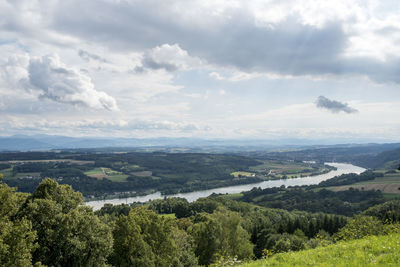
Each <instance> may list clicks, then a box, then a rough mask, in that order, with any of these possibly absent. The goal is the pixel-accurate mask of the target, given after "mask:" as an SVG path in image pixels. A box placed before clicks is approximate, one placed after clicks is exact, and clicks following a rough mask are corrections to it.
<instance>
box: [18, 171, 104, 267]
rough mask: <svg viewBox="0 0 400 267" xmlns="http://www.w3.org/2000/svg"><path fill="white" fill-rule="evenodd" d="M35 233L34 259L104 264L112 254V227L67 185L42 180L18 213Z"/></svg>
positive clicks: (51, 263) (57, 263)
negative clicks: (25, 219)
mask: <svg viewBox="0 0 400 267" xmlns="http://www.w3.org/2000/svg"><path fill="white" fill-rule="evenodd" d="M17 217H18V218H27V219H28V220H30V221H31V222H32V229H33V230H35V231H36V232H37V243H38V245H39V246H38V248H37V249H36V250H35V252H34V253H33V261H34V262H42V263H43V264H46V265H49V266H103V265H105V264H106V259H107V257H108V255H109V254H110V253H111V249H112V236H111V229H110V228H109V227H108V226H107V225H105V224H104V223H102V222H101V221H100V220H99V219H98V217H97V216H96V215H95V214H94V213H93V211H92V210H91V208H88V207H85V206H84V205H83V200H82V196H81V194H79V193H76V192H74V191H73V190H72V188H71V186H69V185H59V184H58V183H57V182H56V181H54V180H51V179H45V180H43V182H42V183H41V184H40V185H39V187H38V188H37V190H36V191H35V192H34V193H33V194H32V195H31V196H29V197H28V198H27V200H26V202H25V203H24V205H23V206H22V207H21V209H20V211H19V212H18V214H17Z"/></svg>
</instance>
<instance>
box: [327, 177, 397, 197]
mask: <svg viewBox="0 0 400 267" xmlns="http://www.w3.org/2000/svg"><path fill="white" fill-rule="evenodd" d="M350 187H352V188H357V189H360V190H366V191H367V190H380V191H382V192H383V193H387V194H392V195H397V196H399V195H400V173H399V172H397V173H388V174H385V175H384V176H383V177H377V178H375V179H374V180H370V181H364V182H359V183H354V184H351V185H343V186H333V187H329V188H328V189H330V190H333V191H342V190H347V189H349V188H350Z"/></svg>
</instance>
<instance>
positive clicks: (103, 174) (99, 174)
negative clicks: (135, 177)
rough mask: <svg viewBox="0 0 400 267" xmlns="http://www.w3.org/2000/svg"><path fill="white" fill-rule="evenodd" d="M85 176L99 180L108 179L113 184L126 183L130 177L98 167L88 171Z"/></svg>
mask: <svg viewBox="0 0 400 267" xmlns="http://www.w3.org/2000/svg"><path fill="white" fill-rule="evenodd" d="M85 175H87V176H90V177H93V178H98V179H101V178H107V179H109V180H111V181H113V182H126V178H128V177H129V175H127V174H123V173H122V172H118V171H114V170H112V169H110V168H103V167H98V168H94V169H92V170H90V171H87V172H85Z"/></svg>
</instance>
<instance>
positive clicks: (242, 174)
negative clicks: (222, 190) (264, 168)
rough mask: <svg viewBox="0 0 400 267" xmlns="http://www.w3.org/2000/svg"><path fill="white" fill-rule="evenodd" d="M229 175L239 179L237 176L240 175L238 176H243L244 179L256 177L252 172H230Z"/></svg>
mask: <svg viewBox="0 0 400 267" xmlns="http://www.w3.org/2000/svg"><path fill="white" fill-rule="evenodd" d="M231 174H232V175H233V176H234V177H235V178H237V177H239V175H240V176H245V177H254V176H256V174H255V173H254V172H242V171H239V172H232V173H231Z"/></svg>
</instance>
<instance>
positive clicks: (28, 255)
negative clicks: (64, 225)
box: [0, 184, 36, 266]
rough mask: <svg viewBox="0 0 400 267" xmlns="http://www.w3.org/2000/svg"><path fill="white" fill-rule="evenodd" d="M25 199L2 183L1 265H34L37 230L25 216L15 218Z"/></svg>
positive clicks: (0, 206) (0, 215) (0, 196)
mask: <svg viewBox="0 0 400 267" xmlns="http://www.w3.org/2000/svg"><path fill="white" fill-rule="evenodd" d="M24 199H25V195H24V194H20V193H15V190H14V189H12V188H10V187H8V186H7V185H5V184H0V265H1V266H32V252H33V251H34V250H35V248H36V244H35V243H34V241H35V238H36V233H35V231H32V224H31V222H30V221H29V220H27V219H25V218H21V219H16V218H14V216H15V214H16V212H17V211H18V209H19V207H20V206H21V205H22V203H23V201H24Z"/></svg>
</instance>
